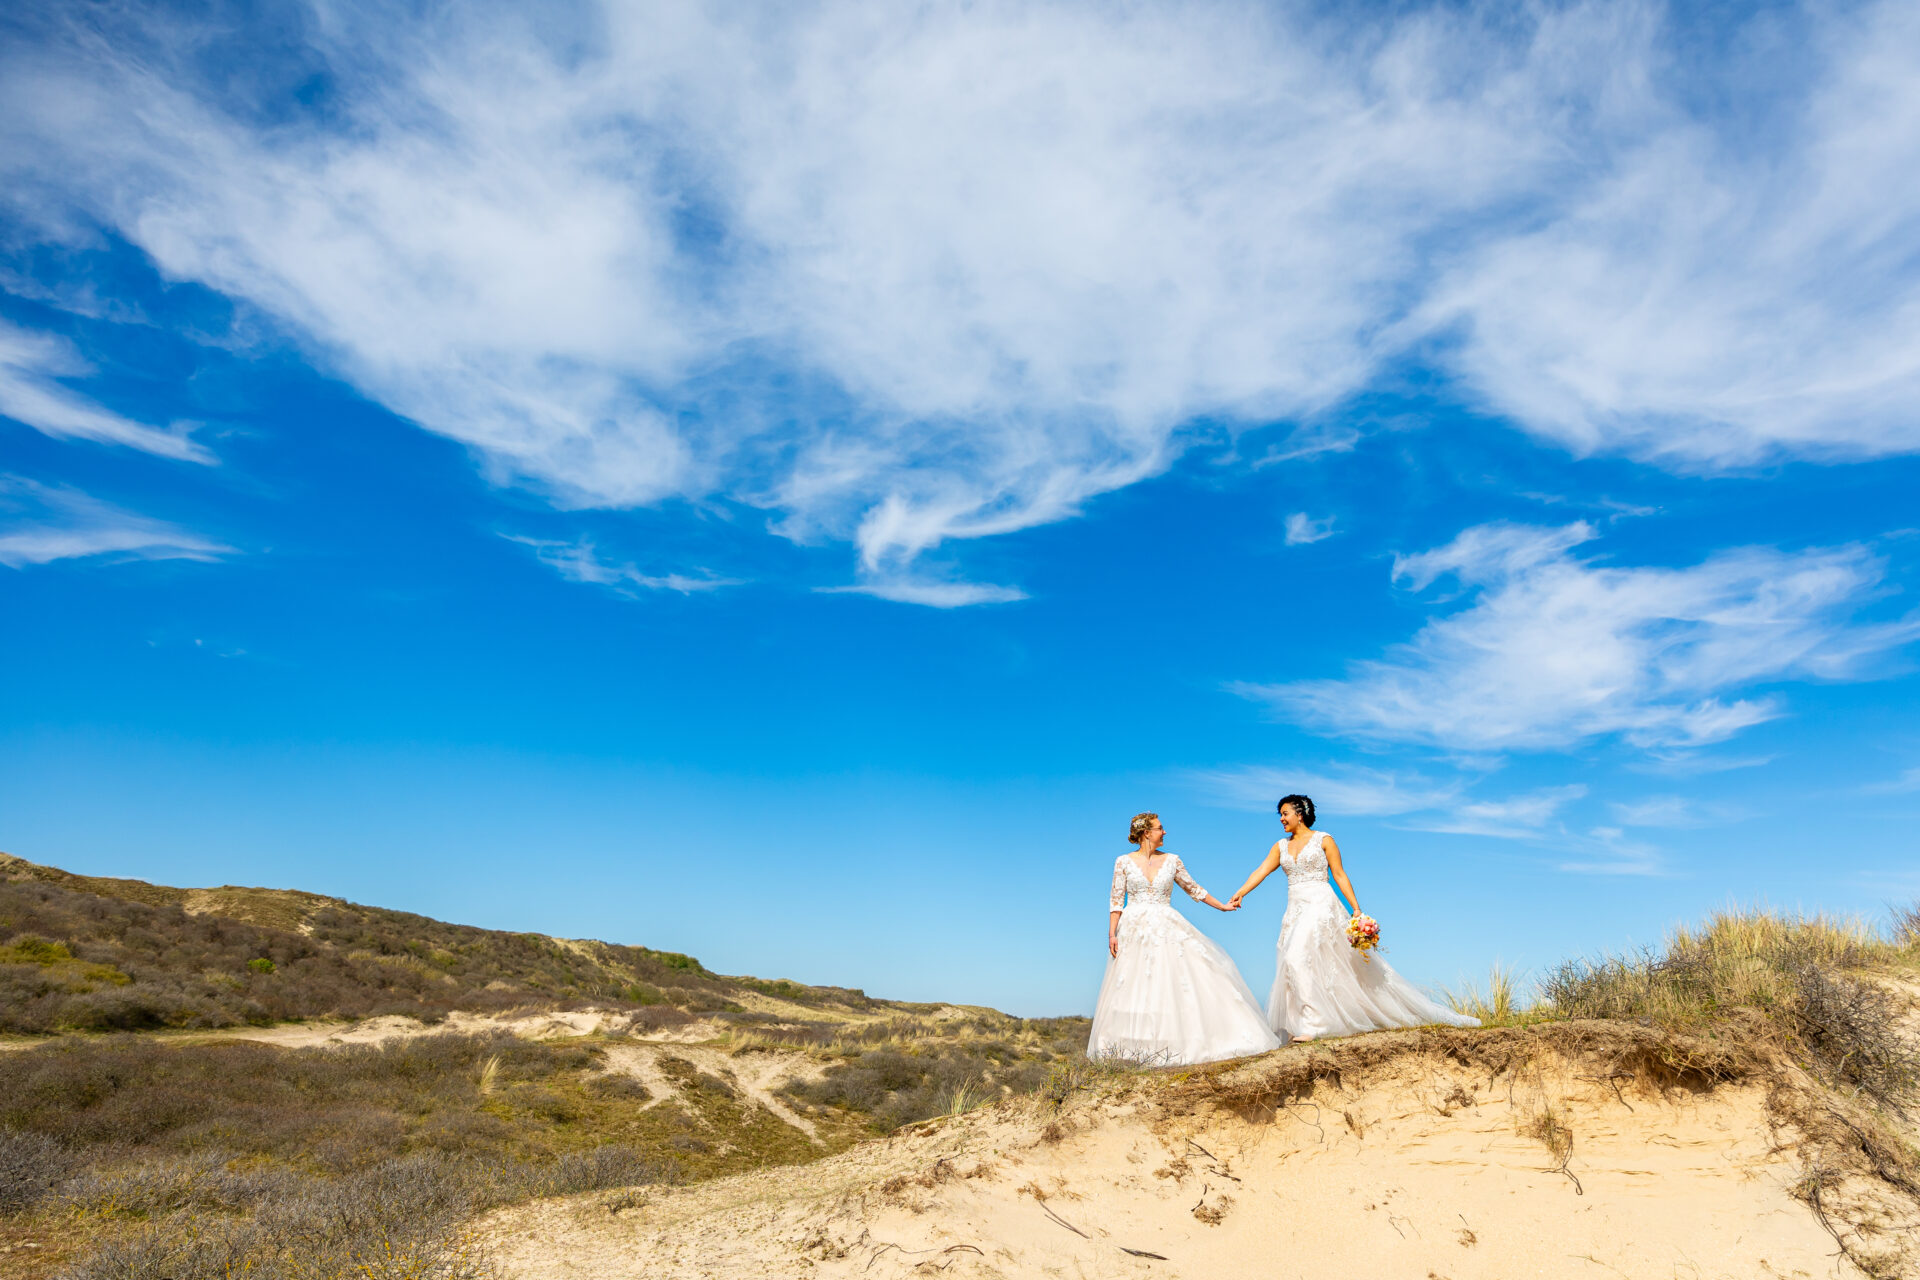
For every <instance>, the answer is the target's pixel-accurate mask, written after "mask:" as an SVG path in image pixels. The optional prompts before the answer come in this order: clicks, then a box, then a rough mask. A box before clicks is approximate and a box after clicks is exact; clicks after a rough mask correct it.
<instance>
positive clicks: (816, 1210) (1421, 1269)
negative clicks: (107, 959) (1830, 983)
mask: <svg viewBox="0 0 1920 1280" xmlns="http://www.w3.org/2000/svg"><path fill="white" fill-rule="evenodd" d="M1313 1052H1316V1051H1315V1050H1313V1049H1310V1048H1307V1047H1299V1048H1290V1049H1282V1050H1280V1051H1278V1052H1277V1053H1276V1054H1271V1055H1267V1058H1266V1059H1262V1060H1256V1061H1255V1062H1253V1063H1251V1064H1247V1065H1245V1066H1243V1067H1240V1068H1237V1070H1239V1071H1240V1072H1242V1073H1243V1074H1244V1073H1248V1072H1252V1073H1257V1072H1259V1071H1261V1070H1263V1069H1277V1068H1282V1067H1286V1066H1287V1065H1288V1062H1289V1055H1293V1056H1295V1057H1298V1056H1300V1055H1304V1054H1310V1053H1313ZM1318 1052H1322V1053H1324V1052H1325V1051H1324V1050H1318ZM1269 1059H1270V1060H1272V1061H1271V1062H1269V1061H1268V1060H1269ZM1263 1064H1265V1065H1263ZM1612 1075H1618V1076H1625V1077H1626V1078H1624V1079H1622V1078H1609V1076H1612ZM1159 1084H1160V1085H1164V1086H1166V1087H1159V1086H1158V1085H1155V1086H1149V1087H1143V1088H1138V1089H1132V1090H1122V1091H1120V1092H1119V1093H1114V1094H1109V1095H1106V1096H1103V1097H1099V1098H1096V1099H1092V1100H1087V1101H1083V1102H1079V1103H1075V1104H1072V1105H1069V1106H1067V1107H1065V1108H1063V1109H1061V1110H1060V1111H1057V1112H1055V1111H1052V1110H1050V1109H1049V1108H1048V1107H1047V1106H1046V1105H1045V1104H1044V1103H1040V1102H1032V1101H1026V1100H1021V1101H1012V1102H1005V1103H999V1104H995V1105H993V1106H991V1107H988V1108H984V1109H982V1110H979V1111H976V1112H973V1113H971V1114H968V1115H966V1116H962V1117H957V1118H954V1119H950V1120H945V1121H937V1122H930V1123H927V1124H923V1125H918V1126H913V1127H910V1128H908V1129H906V1130H903V1131H900V1132H898V1133H896V1134H894V1135H892V1136H891V1137H889V1138H886V1139H881V1140H876V1141H874V1142H870V1143H866V1144H863V1145H862V1146H860V1147H857V1148H854V1149H853V1150H850V1151H847V1152H845V1153H842V1154H841V1155H838V1156H834V1157H830V1158H828V1159H825V1160H822V1161H820V1162H818V1163H815V1164H812V1165H807V1166H802V1167H798V1168H786V1169H773V1170H765V1171H761V1172H757V1173H752V1174H746V1175H741V1176H738V1177H733V1178H727V1179H723V1180H720V1181H717V1182H713V1183H708V1184H703V1185H699V1186H693V1187H687V1188H675V1189H650V1190H645V1191H638V1192H634V1191H628V1192H612V1193H599V1194H596V1195H591V1196H584V1197H575V1198H571V1199H566V1200H558V1201H549V1202H541V1203H535V1204H529V1205H522V1206H517V1207H515V1208H511V1209H507V1210H503V1211H501V1212H499V1213H496V1214H494V1215H492V1216H491V1217H490V1218H489V1219H487V1220H486V1222H485V1224H484V1225H485V1230H486V1232H487V1233H488V1236H489V1238H490V1239H491V1241H492V1242H493V1244H494V1246H495V1248H496V1250H497V1253H498V1256H499V1258H500V1261H501V1263H502V1266H503V1269H504V1271H505V1272H506V1274H507V1275H509V1276H511V1277H514V1278H515V1280H584V1278H585V1277H594V1278H595V1280H623V1278H625V1277H633V1278H636V1280H637V1278H638V1277H647V1278H648V1280H682V1278H685V1280H694V1278H695V1277H699V1278H701V1280H706V1278H709V1277H711V1278H715V1280H718V1278H721V1277H726V1278H729V1280H731V1278H734V1277H749V1276H751V1277H777V1276H796V1277H798V1276H809V1277H821V1278H822V1280H826V1278H829V1277H855V1276H858V1277H863V1278H866V1280H883V1278H887V1277H905V1276H910V1275H927V1274H932V1273H934V1272H936V1271H937V1272H939V1273H940V1274H942V1275H947V1276H951V1277H955V1278H956V1280H958V1278H959V1277H1015V1276H1041V1275H1058V1276H1069V1277H1084V1278H1086V1280H1096V1278H1104V1277H1116V1278H1117V1277H1146V1276H1161V1277H1190V1278H1192V1280H1200V1278H1202V1277H1208V1278H1211V1277H1223V1278H1228V1280H1231V1278H1233V1277H1256V1276H1257V1277H1262V1278H1263V1280H1265V1278H1267V1277H1288V1278H1290V1280H1317V1278H1319V1277H1333V1276H1340V1277H1347V1276H1351V1275H1352V1274H1354V1273H1355V1272H1356V1271H1361V1272H1365V1273H1367V1274H1372V1275H1379V1276H1383V1277H1400V1276H1408V1277H1415V1278H1416V1280H1418V1278H1420V1277H1427V1278H1428V1280H1494V1278H1496V1277H1497V1278H1498V1280H1512V1278H1513V1277H1519V1276H1556V1277H1557V1276H1568V1277H1576V1276H1577V1277H1609V1276H1629V1277H1633V1278H1634V1280H1640V1278H1642V1277H1659V1278H1662V1280H1664V1278H1665V1277H1670V1276H1671V1277H1687V1278H1688V1280H1696V1278H1697V1280H1718V1278H1720V1277H1725V1278H1726V1280H1748V1278H1749V1277H1766V1276H1779V1277H1789V1276H1791V1277H1829V1276H1851V1275H1856V1274H1858V1273H1857V1272H1856V1271H1855V1270H1854V1268H1853V1267H1852V1266H1851V1265H1850V1264H1848V1263H1846V1262H1845V1261H1844V1260H1842V1259H1840V1258H1839V1257H1838V1256H1837V1254H1836V1249H1835V1242H1834V1239H1833V1238H1832V1237H1831V1236H1829V1235H1828V1234H1827V1232H1826V1230H1825V1229H1824V1228H1823V1227H1822V1226H1821V1225H1820V1223H1819V1221H1818V1220H1817V1219H1816V1217H1815V1215H1814V1214H1813V1213H1812V1212H1811V1211H1810V1210H1809V1208H1808V1207H1807V1206H1806V1205H1805V1204H1804V1203H1802V1202H1801V1201H1800V1200H1797V1199H1796V1198H1795V1197H1794V1194H1793V1188H1794V1184H1795V1180H1796V1178H1797V1177H1798V1176H1799V1174H1800V1164H1799V1161H1798V1160H1797V1159H1796V1157H1795V1154H1794V1152H1793V1150H1792V1145H1791V1142H1790V1141H1783V1138H1782V1134H1781V1133H1780V1130H1779V1126H1778V1122H1777V1118H1776V1117H1775V1116H1774V1115H1773V1114H1772V1112H1771V1111H1770V1109H1769V1106H1768V1102H1767V1096H1766V1092H1765V1089H1764V1088H1763V1087H1762V1086H1760V1085H1759V1084H1731V1083H1730V1084H1726V1085H1723V1086H1721V1087H1718V1088H1713V1089H1709V1090H1702V1091H1697V1092H1696V1091H1689V1090H1687V1089H1672V1088H1668V1089H1661V1088H1659V1087H1656V1086H1654V1085H1651V1084H1648V1083H1646V1082H1643V1081H1639V1080H1636V1079H1635V1078H1634V1077H1633V1076H1632V1074H1631V1073H1627V1072H1620V1073H1610V1072H1596V1071H1595V1070H1594V1069H1593V1064H1592V1063H1590V1062H1579V1061H1574V1060H1570V1059H1564V1058H1558V1057H1556V1056H1554V1055H1552V1054H1547V1055H1544V1056H1542V1057H1539V1058H1537V1059H1535V1060H1534V1061H1533V1062H1532V1063H1531V1064H1530V1065H1529V1066H1528V1068H1527V1069H1526V1070H1524V1071H1515V1072H1512V1073H1509V1074H1508V1075H1507V1077H1506V1078H1499V1077H1496V1076H1491V1075H1489V1074H1488V1073H1487V1072H1485V1071H1484V1070H1482V1069H1480V1068H1479V1067H1477V1066H1471V1065H1468V1064H1465V1063H1459V1062H1450V1061H1447V1060H1446V1059H1444V1058H1440V1057H1436V1056H1434V1055H1432V1054H1424V1053H1408V1054H1405V1055H1402V1056H1401V1057H1399V1058H1397V1059H1393V1060H1391V1061H1389V1062H1387V1063H1386V1064H1385V1065H1383V1066H1380V1067H1378V1068H1376V1069H1372V1070H1369V1071H1367V1072H1364V1073H1356V1072H1353V1071H1347V1072H1345V1073H1344V1074H1343V1075H1342V1074H1336V1075H1333V1076H1329V1077H1328V1078H1323V1079H1317V1080H1315V1081H1314V1082H1313V1084H1312V1086H1311V1088H1310V1089H1308V1090H1307V1091H1305V1092H1303V1093H1299V1094H1298V1095H1297V1096H1292V1097H1288V1098H1286V1099H1284V1100H1283V1101H1282V1103H1281V1105H1278V1106H1276V1107H1274V1108H1272V1109H1271V1110H1270V1112H1269V1113H1267V1114H1265V1115H1260V1114H1251V1115H1250V1114H1244V1112H1245V1111H1246V1108H1244V1107H1242V1108H1237V1109H1236V1108H1234V1107H1229V1106H1219V1105H1192V1104H1191V1103H1190V1102H1181V1101H1179V1100H1178V1097H1177V1095H1178V1094H1179V1093H1180V1089H1181V1087H1182V1086H1181V1076H1180V1074H1179V1073H1173V1074H1170V1075H1168V1076H1165V1077H1163V1078H1162V1079H1161V1081H1160V1082H1159ZM1543 1115H1550V1116H1551V1117H1552V1125H1551V1126H1549V1129H1550V1130H1552V1129H1553V1126H1557V1127H1558V1128H1557V1132H1561V1133H1563V1134H1565V1135H1570V1136H1571V1138H1570V1140H1571V1146H1570V1149H1565V1147H1566V1143H1565V1141H1561V1142H1559V1143H1557V1144H1556V1143H1550V1142H1549V1141H1547V1140H1545V1139H1543V1137H1542V1136H1541V1134H1542V1116H1543Z"/></svg>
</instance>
